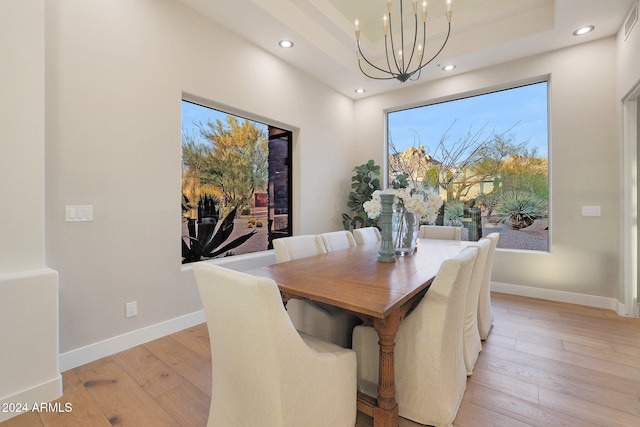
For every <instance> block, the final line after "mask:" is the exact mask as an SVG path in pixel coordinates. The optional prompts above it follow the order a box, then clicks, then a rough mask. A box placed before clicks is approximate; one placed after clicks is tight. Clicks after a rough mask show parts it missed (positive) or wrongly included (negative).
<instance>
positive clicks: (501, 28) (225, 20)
mask: <svg viewBox="0 0 640 427" xmlns="http://www.w3.org/2000/svg"><path fill="white" fill-rule="evenodd" d="M179 1H181V2H182V3H184V4H186V5H187V6H189V7H191V8H193V9H194V10H196V11H198V12H199V13H201V14H202V15H204V16H206V17H208V18H210V19H211V20H212V21H214V22H216V23H217V24H219V25H221V26H223V27H226V28H228V29H229V30H230V31H233V32H235V33H237V34H239V35H241V36H242V37H243V38H245V39H247V40H249V41H250V42H252V43H254V44H256V45H258V46H260V47H262V48H263V49H265V50H267V51H269V52H271V53H273V54H274V55H276V56H278V57H279V58H282V59H283V60H284V61H286V62H288V63H290V64H292V65H294V66H296V67H298V68H300V69H302V70H303V71H305V72H306V73H308V74H310V75H312V76H314V77H316V78H317V79H318V80H320V81H322V82H324V83H325V84H327V85H329V86H330V87H332V88H334V89H335V90H337V91H339V92H341V93H343V94H344V95H346V96H348V97H351V98H354V99H358V98H360V97H363V96H369V95H373V94H378V93H383V92H387V91H392V90H395V89H398V88H400V87H402V86H407V85H412V84H415V82H411V81H408V82H406V83H400V82H399V81H397V80H372V79H368V78H367V77H365V76H363V75H362V73H361V72H360V70H359V68H358V63H357V59H356V53H355V52H356V42H355V34H354V29H355V26H354V21H355V19H356V18H358V20H359V23H360V30H361V45H362V49H363V51H364V52H365V53H366V55H367V57H368V58H369V59H372V62H374V63H379V62H380V61H381V60H383V58H384V56H383V55H384V44H383V39H382V16H383V15H384V14H385V13H386V6H385V3H386V0H231V1H230V0H179ZM403 1H404V2H405V7H404V9H405V15H406V14H407V10H409V12H410V11H411V1H410V0H403ZM636 1H637V0H452V11H453V17H452V20H451V23H452V25H451V28H452V29H451V37H450V39H449V42H448V43H447V45H446V46H445V48H444V50H443V51H442V53H441V54H440V55H439V56H438V57H437V58H436V60H434V61H433V62H432V63H431V64H429V65H428V66H427V67H425V68H424V69H423V72H422V75H421V77H420V80H419V81H420V82H424V81H429V80H435V79H441V78H445V77H448V76H451V75H452V74H459V73H465V72H468V71H471V70H474V69H479V68H484V67H487V66H491V65H495V64H499V63H503V62H507V61H511V60H514V59H518V58H522V57H526V56H530V55H534V54H538V53H542V52H546V51H551V50H555V49H559V48H563V47H567V46H571V45H575V44H579V43H584V42H587V41H592V40H595V39H598V38H602V37H607V36H610V35H613V34H615V33H617V31H618V30H619V29H620V27H621V26H622V24H623V22H624V21H625V19H626V18H627V15H628V13H629V11H630V10H631V8H632V5H633V4H634V3H635V2H636ZM398 2H399V0H393V7H394V10H393V13H394V16H396V15H397V13H398V10H399V6H398V5H399V3H398ZM419 4H422V0H420V1H419ZM445 4H446V0H429V1H428V17H427V26H428V35H427V47H426V50H425V51H426V52H427V56H429V55H428V53H430V52H431V54H433V53H435V52H436V51H437V50H438V48H439V47H440V44H442V40H443V39H444V37H445V36H446V29H447V21H446V17H445V12H446V5H445ZM419 8H420V6H419ZM419 15H420V14H419ZM418 19H420V16H419V17H418ZM410 22H413V17H412V16H411V21H410ZM584 25H594V26H595V30H594V31H593V32H591V33H589V34H586V35H584V36H580V37H576V36H573V35H572V33H573V31H574V30H576V29H577V28H579V27H581V26H584ZM397 27H398V25H396V26H395V27H394V28H397ZM411 29H412V30H411V34H413V24H411ZM411 37H413V36H411ZM282 39H289V40H291V41H293V43H294V47H293V48H291V49H283V48H281V47H279V46H278V42H279V41H280V40H282ZM429 40H434V41H433V42H432V43H430V41H429ZM436 45H437V46H436ZM376 59H378V61H376ZM445 64H455V65H456V69H455V70H453V71H449V72H445V71H443V70H442V66H443V65H445ZM357 88H364V89H366V93H365V94H363V95H360V94H356V93H355V89H357Z"/></svg>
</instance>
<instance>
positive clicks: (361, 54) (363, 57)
mask: <svg viewBox="0 0 640 427" xmlns="http://www.w3.org/2000/svg"><path fill="white" fill-rule="evenodd" d="M358 52H359V53H360V56H361V57H362V59H364V60H365V62H366V63H367V64H369V65H370V66H371V67H373V68H375V69H376V70H378V71H381V72H383V73H387V74H391V75H392V76H393V75H394V74H393V73H392V72H391V71H390V70H391V69H389V71H387V70H385V69H384V68H380V67H378V66H377V65H374V64H373V63H372V62H371V61H369V60H368V59H367V57H366V56H364V53H362V49H360V43H358ZM358 65H359V66H360V70H361V71H362V65H360V60H358ZM362 73H363V74H364V75H366V76H367V77H369V78H372V79H373V78H376V77H370V76H369V75H367V74H366V73H365V72H364V71H362ZM391 79H395V77H391ZM385 80H386V78H385Z"/></svg>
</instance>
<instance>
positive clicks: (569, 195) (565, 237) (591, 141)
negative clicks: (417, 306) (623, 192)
mask: <svg viewBox="0 0 640 427" xmlns="http://www.w3.org/2000/svg"><path fill="white" fill-rule="evenodd" d="M615 63H616V40H615V38H614V37H611V38H607V39H603V40H599V41H594V42H591V43H586V44H582V45H579V46H576V47H573V48H568V49H563V50H558V51H555V52H551V53H548V54H543V55H539V56H535V57H531V58H527V59H523V60H518V61H514V62H511V63H507V64H502V65H500V66H497V67H492V68H488V69H484V70H479V71H475V72H470V73H467V74H460V75H456V76H452V77H450V78H447V79H444V80H441V81H437V82H433V83H425V84H423V85H420V86H412V87H411V88H407V89H400V90H397V91H395V92H393V93H390V94H386V95H380V96H374V97H370V98H366V99H363V100H359V101H357V102H356V107H355V111H356V118H355V120H356V128H357V129H358V132H357V133H356V136H355V140H356V144H355V147H354V155H355V153H357V155H358V156H367V157H371V158H373V159H375V160H376V162H378V163H380V164H382V161H383V158H384V157H383V156H384V154H385V153H384V141H383V135H384V114H383V111H384V110H385V109H395V108H399V107H402V106H406V105H412V104H416V103H420V102H425V101H429V100H435V99H444V98H448V97H451V96H452V95H454V94H465V93H472V92H474V91H480V90H484V89H485V88H492V87H499V86H501V85H504V84H505V83H509V82H514V83H515V82H521V81H527V80H528V79H532V78H536V77H540V76H547V75H549V76H550V85H549V87H550V90H549V91H550V93H549V99H550V109H551V116H550V122H549V123H550V129H551V135H550V141H551V142H550V144H551V146H550V161H551V215H552V216H551V223H550V235H551V252H550V253H548V254H547V253H531V252H522V251H499V252H498V253H497V254H496V259H495V264H494V274H493V281H494V282H499V283H503V284H506V285H520V286H526V287H530V288H533V289H538V290H539V291H540V292H541V293H540V295H542V294H544V292H546V291H553V292H557V291H560V292H568V293H570V294H567V295H570V296H571V297H572V299H573V301H576V302H581V303H587V302H588V303H593V305H598V304H604V305H607V304H610V303H611V302H612V301H615V299H618V298H620V295H619V294H618V289H617V283H618V282H619V279H620V278H619V270H618V262H619V258H620V253H619V244H618V236H619V228H618V217H619V216H618V215H619V206H620V200H619V197H620V192H619V189H618V183H619V181H618V174H617V172H616V170H617V168H618V162H619V153H620V149H621V146H620V142H619V141H620V139H619V134H618V131H619V116H618V114H617V99H616V96H615V94H616V76H615V71H614V64H615ZM372 141H377V143H372ZM583 205H599V206H601V207H602V216H601V217H582V216H581V206H583ZM533 272H535V273H533ZM494 288H495V287H494ZM510 290H514V288H513V287H510ZM576 294H583V295H586V296H587V298H585V299H583V300H576V299H575V298H573V297H575V296H576ZM557 295H559V293H556V296H557ZM590 297H592V298H590ZM587 300H588V301H587ZM611 308H613V307H611Z"/></svg>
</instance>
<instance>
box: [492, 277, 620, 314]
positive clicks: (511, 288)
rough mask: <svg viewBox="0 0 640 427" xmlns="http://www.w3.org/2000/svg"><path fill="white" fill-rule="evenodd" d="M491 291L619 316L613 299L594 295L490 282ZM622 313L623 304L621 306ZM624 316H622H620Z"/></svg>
mask: <svg viewBox="0 0 640 427" xmlns="http://www.w3.org/2000/svg"><path fill="white" fill-rule="evenodd" d="M491 290H492V291H494V292H500V293H503V294H510V295H519V296H523V297H531V298H540V299H545V300H549V301H558V302H567V303H570V304H579V305H586V306H588V307H596V308H605V309H609V310H613V311H615V312H616V313H618V314H620V313H621V312H620V305H621V304H620V303H619V302H618V300H616V299H614V298H606V297H599V296H595V295H586V294H578V293H575V292H566V291H558V290H555V289H543V288H534V287H530V286H521V285H513V284H510V283H500V282H491ZM622 312H624V304H622ZM620 315H621V316H624V314H620Z"/></svg>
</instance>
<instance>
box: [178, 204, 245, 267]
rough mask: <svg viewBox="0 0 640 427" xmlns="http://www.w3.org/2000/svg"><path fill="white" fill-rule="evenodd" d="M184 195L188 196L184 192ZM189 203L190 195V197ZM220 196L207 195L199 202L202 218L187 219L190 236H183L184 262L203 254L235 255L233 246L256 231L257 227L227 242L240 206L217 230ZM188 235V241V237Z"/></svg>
mask: <svg viewBox="0 0 640 427" xmlns="http://www.w3.org/2000/svg"><path fill="white" fill-rule="evenodd" d="M183 198H184V199H186V197H184V196H183ZM186 202H187V203H188V199H187V200H186ZM217 202H218V199H217V198H215V197H211V196H207V195H205V196H203V197H201V198H200V201H199V202H198V218H197V219H195V218H190V219H189V220H188V223H187V227H188V229H189V235H188V236H182V237H183V238H182V263H183V264H187V263H190V262H194V261H200V260H201V259H202V258H217V257H220V256H228V255H232V253H231V252H230V251H231V250H232V249H234V248H237V247H238V246H240V245H242V244H243V243H244V242H246V241H247V240H249V238H251V236H253V235H254V234H256V232H257V231H256V230H252V231H251V232H249V233H247V234H244V235H242V236H240V237H237V238H235V239H234V240H232V241H231V242H229V243H227V244H224V243H225V241H226V240H227V239H228V238H229V237H230V236H231V233H232V232H233V221H234V220H235V217H236V211H237V209H238V207H237V206H236V207H235V208H233V209H232V210H231V212H229V214H228V215H227V216H226V217H225V218H224V219H223V220H222V223H221V224H220V227H218V229H217V230H216V225H218V219H219V216H220V210H219V209H218V208H217V206H216V205H217ZM185 238H186V241H185Z"/></svg>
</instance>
